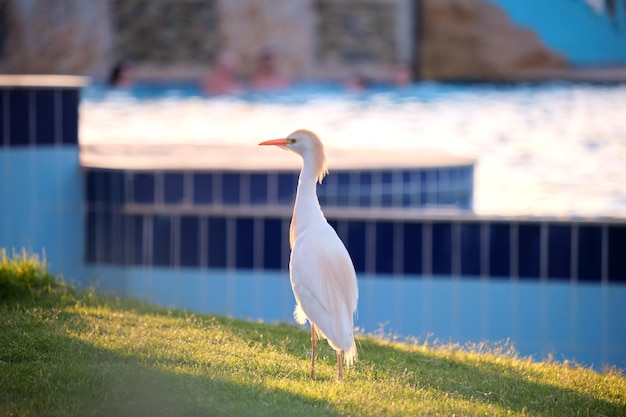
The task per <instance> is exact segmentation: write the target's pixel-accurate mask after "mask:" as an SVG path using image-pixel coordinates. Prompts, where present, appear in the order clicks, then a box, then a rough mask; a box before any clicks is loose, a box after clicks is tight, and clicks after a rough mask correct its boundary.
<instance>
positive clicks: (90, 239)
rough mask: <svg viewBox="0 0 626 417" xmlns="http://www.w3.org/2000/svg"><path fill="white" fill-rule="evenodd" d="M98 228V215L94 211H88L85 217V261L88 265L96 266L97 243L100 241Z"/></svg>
mask: <svg viewBox="0 0 626 417" xmlns="http://www.w3.org/2000/svg"><path fill="white" fill-rule="evenodd" d="M97 231H98V228H97V224H96V213H95V212H93V211H92V210H87V213H86V215H85V261H86V262H87V263H88V264H95V263H96V261H97V257H96V242H97V239H98V233H97Z"/></svg>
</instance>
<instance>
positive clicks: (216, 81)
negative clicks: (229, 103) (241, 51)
mask: <svg viewBox="0 0 626 417" xmlns="http://www.w3.org/2000/svg"><path fill="white" fill-rule="evenodd" d="M238 63H239V60H238V59H237V55H235V53H234V52H232V51H229V50H224V51H222V52H220V53H219V54H218V56H217V59H216V60H215V67H214V68H213V70H212V71H211V72H209V73H208V74H207V75H206V77H205V78H204V79H203V80H202V83H201V87H202V91H204V92H205V93H208V94H234V93H237V92H239V91H240V90H241V83H240V82H239V80H238V79H237V76H236V69H237V65H238Z"/></svg>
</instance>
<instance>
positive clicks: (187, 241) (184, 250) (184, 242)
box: [179, 216, 200, 267]
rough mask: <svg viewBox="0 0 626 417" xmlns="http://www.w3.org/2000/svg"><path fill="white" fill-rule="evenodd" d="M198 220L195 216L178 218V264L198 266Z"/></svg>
mask: <svg viewBox="0 0 626 417" xmlns="http://www.w3.org/2000/svg"><path fill="white" fill-rule="evenodd" d="M199 230H200V222H199V219H198V218H197V217H195V216H182V217H181V218H180V242H179V249H180V251H179V253H180V255H179V256H180V266H184V267H199V266H200V257H199V254H200V240H199V236H200V232H199Z"/></svg>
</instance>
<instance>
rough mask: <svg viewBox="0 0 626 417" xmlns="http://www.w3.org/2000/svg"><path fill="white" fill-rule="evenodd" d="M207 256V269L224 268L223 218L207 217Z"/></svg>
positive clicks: (224, 225) (224, 226) (224, 221)
mask: <svg viewBox="0 0 626 417" xmlns="http://www.w3.org/2000/svg"><path fill="white" fill-rule="evenodd" d="M207 224H208V227H207V229H208V234H209V236H208V248H207V250H208V251H209V253H208V254H207V260H208V267H209V268H225V267H226V240H227V235H226V219H225V218H223V217H209V218H208V220H207Z"/></svg>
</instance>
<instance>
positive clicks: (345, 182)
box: [328, 171, 358, 207]
mask: <svg viewBox="0 0 626 417" xmlns="http://www.w3.org/2000/svg"><path fill="white" fill-rule="evenodd" d="M335 183H336V184H337V185H336V188H335V195H332V196H331V195H329V196H328V199H329V200H330V201H333V200H334V202H335V205H337V206H342V207H345V206H350V205H351V204H352V200H353V199H352V196H351V194H352V193H353V192H355V191H356V190H358V185H357V186H356V187H353V185H352V183H351V181H350V172H349V171H339V172H337V173H336V175H335Z"/></svg>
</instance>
